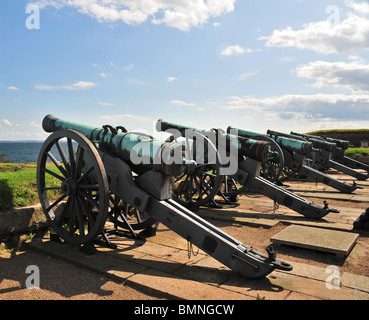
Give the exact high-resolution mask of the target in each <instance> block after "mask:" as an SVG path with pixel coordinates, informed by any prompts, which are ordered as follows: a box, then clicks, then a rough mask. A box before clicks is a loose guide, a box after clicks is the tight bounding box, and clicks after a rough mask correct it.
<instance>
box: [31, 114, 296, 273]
mask: <svg viewBox="0 0 369 320" xmlns="http://www.w3.org/2000/svg"><path fill="white" fill-rule="evenodd" d="M43 128H44V130H45V131H47V132H50V133H51V134H50V136H49V137H48V138H47V139H46V141H45V142H44V144H43V146H42V148H41V151H40V154H39V159H38V163H37V183H38V192H39V198H40V202H41V206H42V208H43V211H44V213H45V215H46V217H47V219H48V221H49V223H50V225H51V227H52V229H53V230H54V231H55V232H56V234H57V235H58V237H59V238H61V239H62V240H64V241H66V242H68V243H71V244H74V245H79V246H90V245H91V244H93V243H94V241H95V240H96V238H97V237H99V236H100V235H101V234H103V233H104V226H105V223H106V221H107V219H112V221H114V224H115V225H116V226H117V227H120V228H123V229H126V230H128V231H130V232H131V233H132V234H133V235H135V234H136V232H137V231H138V230H143V231H146V230H150V228H152V226H153V225H155V224H157V223H162V224H163V225H165V226H167V227H168V228H169V229H171V230H173V231H174V232H176V233H177V234H179V235H180V236H181V237H183V238H185V239H186V240H187V241H188V242H189V243H191V244H194V245H195V246H197V247H198V248H200V249H202V250H203V251H204V252H206V253H207V254H209V255H210V256H212V257H213V258H215V259H216V260H218V261H219V262H221V263H223V264H224V265H226V266H227V267H229V268H230V269H231V270H233V271H234V272H238V273H240V274H241V275H243V276H245V277H248V278H258V277H264V276H266V275H267V274H269V273H271V272H272V271H273V270H275V269H281V270H285V271H289V270H292V266H291V265H290V264H288V263H286V262H284V261H281V260H279V259H277V258H276V253H275V251H274V249H273V248H272V247H271V246H268V247H267V248H266V252H267V254H262V253H259V252H257V251H256V250H254V249H253V248H252V247H250V246H247V245H246V244H243V243H242V242H240V241H238V240H237V239H235V238H233V237H232V236H231V235H229V234H227V233H225V232H223V231H222V230H220V229H218V228H216V227H215V226H214V225H212V224H210V223H208V222H207V221H206V220H204V219H202V218H200V217H199V216H198V215H196V214H194V213H193V212H191V211H190V210H189V209H187V208H185V207H183V206H182V205H180V204H179V203H177V202H175V201H174V200H173V199H172V190H173V178H172V177H173V176H178V175H180V174H181V173H183V172H192V171H193V170H195V169H196V168H197V164H196V162H195V161H194V160H193V159H187V158H186V157H185V156H183V147H182V145H180V144H177V143H174V142H169V143H168V142H162V141H159V140H156V139H153V138H152V137H149V136H147V135H144V134H138V133H130V132H127V130H125V128H123V127H119V128H113V127H111V126H104V127H102V128H94V127H89V126H86V125H81V124H78V123H74V122H69V121H64V120H61V119H58V118H56V117H54V116H52V115H48V116H46V117H45V118H44V121H43ZM50 177H52V178H55V179H56V181H57V183H55V182H52V180H51V179H50Z"/></svg>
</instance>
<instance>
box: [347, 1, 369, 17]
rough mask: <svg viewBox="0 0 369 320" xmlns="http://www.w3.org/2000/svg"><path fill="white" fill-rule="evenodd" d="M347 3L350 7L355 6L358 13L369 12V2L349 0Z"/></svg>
mask: <svg viewBox="0 0 369 320" xmlns="http://www.w3.org/2000/svg"><path fill="white" fill-rule="evenodd" d="M346 5H347V6H348V7H351V8H353V9H354V10H355V11H356V12H357V13H360V14H369V3H368V2H360V3H357V2H355V1H352V0H347V1H346Z"/></svg>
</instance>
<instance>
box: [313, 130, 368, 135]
mask: <svg viewBox="0 0 369 320" xmlns="http://www.w3.org/2000/svg"><path fill="white" fill-rule="evenodd" d="M345 132H347V133H350V132H362V133H367V132H369V129H333V130H318V131H312V132H308V133H307V134H312V135H314V134H315V135H319V134H325V133H345Z"/></svg>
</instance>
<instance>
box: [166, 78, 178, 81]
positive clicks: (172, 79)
mask: <svg viewBox="0 0 369 320" xmlns="http://www.w3.org/2000/svg"><path fill="white" fill-rule="evenodd" d="M175 80H177V78H176V77H168V79H167V81H168V82H173V81H175Z"/></svg>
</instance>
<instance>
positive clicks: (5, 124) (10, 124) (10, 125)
mask: <svg viewBox="0 0 369 320" xmlns="http://www.w3.org/2000/svg"><path fill="white" fill-rule="evenodd" d="M0 125H1V126H4V127H8V128H9V127H12V126H13V124H12V123H11V122H10V121H9V120H8V119H3V120H1V123H0Z"/></svg>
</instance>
